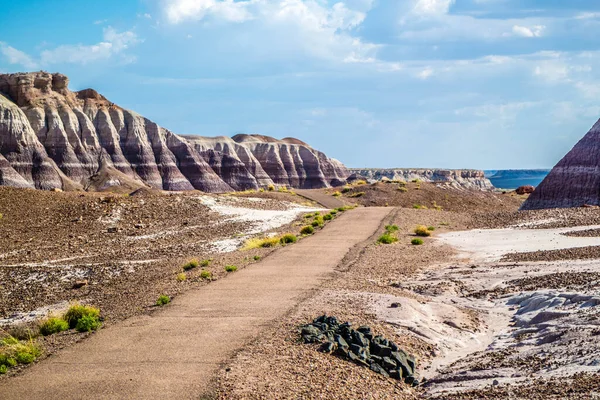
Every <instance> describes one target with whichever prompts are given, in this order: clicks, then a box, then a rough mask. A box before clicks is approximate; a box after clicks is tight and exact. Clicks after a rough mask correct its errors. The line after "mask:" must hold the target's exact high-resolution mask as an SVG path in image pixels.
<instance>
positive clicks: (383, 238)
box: [377, 232, 398, 244]
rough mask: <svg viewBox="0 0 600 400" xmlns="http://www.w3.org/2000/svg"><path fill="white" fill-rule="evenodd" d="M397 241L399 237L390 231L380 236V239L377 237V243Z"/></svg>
mask: <svg viewBox="0 0 600 400" xmlns="http://www.w3.org/2000/svg"><path fill="white" fill-rule="evenodd" d="M397 241H398V238H397V237H395V236H394V235H392V234H391V233H389V232H388V233H384V234H383V235H381V236H379V239H377V243H381V244H392V243H395V242H397Z"/></svg>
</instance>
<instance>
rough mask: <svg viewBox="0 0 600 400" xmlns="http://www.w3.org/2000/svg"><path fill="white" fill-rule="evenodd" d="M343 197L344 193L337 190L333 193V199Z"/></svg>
mask: <svg viewBox="0 0 600 400" xmlns="http://www.w3.org/2000/svg"><path fill="white" fill-rule="evenodd" d="M341 195H342V193H340V192H339V191H337V190H336V191H335V192H333V194H332V196H333V197H340V196H341Z"/></svg>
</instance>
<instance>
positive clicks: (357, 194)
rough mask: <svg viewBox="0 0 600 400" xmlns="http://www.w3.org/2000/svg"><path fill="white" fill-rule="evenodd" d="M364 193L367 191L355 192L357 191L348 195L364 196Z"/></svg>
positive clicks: (353, 196) (354, 196)
mask: <svg viewBox="0 0 600 400" xmlns="http://www.w3.org/2000/svg"><path fill="white" fill-rule="evenodd" d="M364 195H365V192H355V193H352V194H350V195H348V197H352V198H357V197H362V196H364Z"/></svg>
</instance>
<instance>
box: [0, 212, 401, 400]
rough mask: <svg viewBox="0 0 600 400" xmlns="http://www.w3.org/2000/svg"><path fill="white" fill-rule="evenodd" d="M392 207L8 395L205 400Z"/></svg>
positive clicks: (340, 227)
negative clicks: (217, 378) (221, 373)
mask: <svg viewBox="0 0 600 400" xmlns="http://www.w3.org/2000/svg"><path fill="white" fill-rule="evenodd" d="M391 210H392V209H391V208H359V209H356V210H353V211H350V212H347V213H344V214H343V215H342V216H340V217H339V218H337V219H336V220H335V221H333V222H332V223H330V224H328V225H327V226H326V227H325V229H323V231H321V232H320V233H318V234H317V235H314V236H312V237H309V238H306V239H304V240H302V241H301V242H299V243H298V244H295V245H293V246H289V247H286V248H283V249H280V250H279V251H277V252H275V253H274V254H273V255H271V256H270V257H268V258H267V259H265V260H264V261H263V262H260V263H258V264H255V265H253V266H251V267H248V268H246V269H243V270H241V271H239V272H236V273H234V274H232V275H231V276H229V277H227V278H225V279H222V280H219V281H216V282H214V283H212V284H210V285H208V286H207V287H205V288H202V289H200V290H196V291H192V292H188V293H187V294H185V295H182V296H180V297H178V298H176V299H175V300H174V301H173V302H172V303H171V304H170V305H169V306H167V307H165V308H164V309H163V310H160V311H157V312H156V313H154V314H152V315H151V316H140V317H135V318H131V319H129V320H127V321H125V322H123V323H121V324H118V325H115V326H112V327H109V328H106V329H103V330H101V331H99V332H98V333H97V334H95V335H93V336H92V337H90V338H89V339H87V340H85V341H83V342H81V343H79V344H77V345H75V346H73V347H71V348H67V349H65V350H63V351H62V352H60V353H59V354H58V355H57V356H54V357H50V358H49V359H47V360H45V361H43V362H41V363H39V364H37V365H34V366H32V367H31V368H30V369H28V370H27V371H25V372H24V373H23V374H21V375H19V376H17V377H15V378H13V379H8V380H7V381H5V382H3V384H2V385H1V386H0V398H3V399H4V398H6V399H44V400H48V399H79V398H82V397H86V398H102V399H122V398H129V399H133V398H135V399H175V398H176V399H189V398H196V399H197V398H200V397H201V395H203V394H206V393H208V390H209V386H210V383H211V380H212V378H213V376H214V373H215V371H216V370H217V369H218V367H219V365H221V363H222V362H223V361H225V360H227V359H228V358H229V357H231V355H232V354H233V353H234V352H235V351H236V350H237V349H239V348H241V347H243V346H244V344H245V343H248V342H249V341H251V340H253V338H255V337H257V336H258V334H259V333H260V330H261V328H262V327H264V326H267V325H268V324H270V323H271V322H272V321H273V320H275V319H278V318H281V317H282V316H284V315H285V314H286V312H287V311H288V310H290V309H291V308H292V307H293V306H295V305H296V304H297V303H299V302H300V301H301V300H302V299H303V298H305V297H306V296H308V295H310V292H311V290H314V289H316V288H317V286H318V285H319V283H320V282H322V281H323V280H326V279H328V278H329V277H330V276H331V275H332V273H333V272H334V269H335V267H336V266H337V265H338V264H340V263H341V262H342V260H343V259H344V257H345V256H346V254H347V253H348V252H349V251H350V250H351V249H352V248H353V247H355V246H357V245H359V244H361V243H362V242H364V241H365V240H367V239H368V238H369V237H370V236H372V235H373V234H374V233H376V231H377V230H378V228H379V227H380V226H381V224H382V221H383V220H384V219H385V218H386V216H387V215H388V214H389V213H390V211H391Z"/></svg>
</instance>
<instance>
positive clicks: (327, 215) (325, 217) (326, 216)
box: [323, 214, 333, 221]
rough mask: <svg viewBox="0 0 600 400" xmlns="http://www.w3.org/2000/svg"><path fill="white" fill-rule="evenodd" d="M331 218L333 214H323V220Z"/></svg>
mask: <svg viewBox="0 0 600 400" xmlns="http://www.w3.org/2000/svg"><path fill="white" fill-rule="evenodd" d="M332 219H333V215H332V214H325V215H323V220H325V221H331V220H332Z"/></svg>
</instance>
